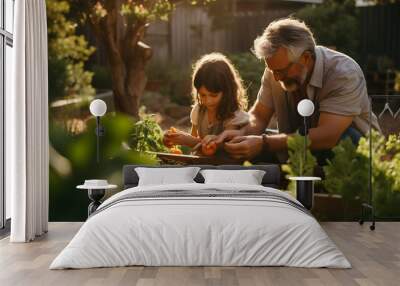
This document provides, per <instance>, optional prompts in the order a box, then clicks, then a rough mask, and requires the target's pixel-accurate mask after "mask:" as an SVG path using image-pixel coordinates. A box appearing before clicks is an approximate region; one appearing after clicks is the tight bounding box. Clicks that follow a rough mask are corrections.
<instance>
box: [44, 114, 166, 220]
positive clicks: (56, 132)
mask: <svg viewBox="0 0 400 286" xmlns="http://www.w3.org/2000/svg"><path fill="white" fill-rule="evenodd" d="M102 125H104V127H105V136H104V137H102V138H101V141H100V143H101V144H100V154H101V160H100V162H99V163H97V162H96V135H95V132H94V130H95V126H96V122H95V119H94V118H93V119H91V120H89V122H88V126H87V131H86V132H84V133H81V134H79V135H73V134H71V133H69V132H68V131H67V130H66V129H65V128H63V126H62V125H59V124H56V123H55V121H50V130H49V133H50V134H49V135H50V142H51V148H50V182H49V183H50V185H49V186H50V192H49V199H50V204H49V206H50V209H49V219H50V221H84V220H86V217H87V206H88V204H89V199H88V196H87V192H85V191H81V190H80V191H78V190H76V186H77V185H80V184H82V183H83V182H84V180H86V179H96V178H97V179H108V181H109V182H110V183H113V184H117V185H118V186H119V190H121V188H122V185H121V183H122V166H123V165H125V164H154V165H155V164H157V163H158V162H157V161H156V160H155V159H154V158H153V157H151V156H146V155H145V154H143V153H141V152H137V151H132V150H128V149H126V148H123V147H122V146H123V144H124V143H125V142H127V141H128V140H129V136H130V134H131V132H132V128H133V121H132V119H131V118H130V117H127V116H125V115H120V114H117V115H115V116H113V115H112V114H107V115H106V116H104V117H102Z"/></svg>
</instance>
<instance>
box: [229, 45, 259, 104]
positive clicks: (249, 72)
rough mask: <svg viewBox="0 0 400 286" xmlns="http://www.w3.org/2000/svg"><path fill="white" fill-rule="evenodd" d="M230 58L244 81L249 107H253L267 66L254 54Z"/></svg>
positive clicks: (235, 55)
mask: <svg viewBox="0 0 400 286" xmlns="http://www.w3.org/2000/svg"><path fill="white" fill-rule="evenodd" d="M228 57H229V59H230V60H231V61H232V63H233V64H234V65H235V67H236V69H237V70H238V71H239V74H240V76H241V77H242V79H243V83H244V87H245V88H246V90H247V96H248V98H249V106H251V105H252V104H253V102H254V101H255V100H256V99H257V94H258V91H259V89H260V85H261V78H262V76H263V73H264V70H265V64H264V63H263V62H262V61H260V60H258V59H257V58H256V56H255V55H253V54H252V53H241V54H231V55H228Z"/></svg>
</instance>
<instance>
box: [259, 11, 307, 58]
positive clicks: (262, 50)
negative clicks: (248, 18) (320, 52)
mask: <svg viewBox="0 0 400 286" xmlns="http://www.w3.org/2000/svg"><path fill="white" fill-rule="evenodd" d="M280 47H285V48H287V49H288V56H289V60H291V61H296V60H297V59H299V58H300V56H301V54H302V53H303V52H304V51H307V50H308V51H311V52H314V49H315V39H314V36H313V34H312V32H311V30H310V28H308V27H307V25H306V24H305V23H304V22H301V21H299V20H296V19H293V18H284V19H280V20H277V21H274V22H272V23H270V24H269V25H268V27H267V28H266V29H265V31H264V33H263V34H262V35H261V36H259V37H258V38H257V39H255V40H254V48H253V53H254V54H255V55H256V57H257V58H259V59H264V58H270V57H271V56H273V55H274V54H275V53H276V51H277V50H278V49H279V48H280Z"/></svg>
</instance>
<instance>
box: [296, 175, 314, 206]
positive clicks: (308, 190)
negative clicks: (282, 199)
mask: <svg viewBox="0 0 400 286" xmlns="http://www.w3.org/2000/svg"><path fill="white" fill-rule="evenodd" d="M296 199H297V200H298V201H299V202H300V203H302V204H303V206H304V207H305V208H306V209H308V210H311V209H312V207H313V205H314V181H296Z"/></svg>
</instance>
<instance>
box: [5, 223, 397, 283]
mask: <svg viewBox="0 0 400 286" xmlns="http://www.w3.org/2000/svg"><path fill="white" fill-rule="evenodd" d="M80 226H81V223H50V227H49V233H48V234H47V235H45V236H43V237H42V238H39V239H37V240H35V241H34V242H32V243H27V244H24V243H22V244H10V243H9V239H8V238H5V239H3V240H1V241H0V285H1V286H8V285H10V286H11V285H12V286H17V285H29V286H34V285H40V286H42V285H52V286H61V285H68V286H75V285H96V286H97V285H137V286H139V285H140V286H150V285H166V286H179V285H227V286H231V285H232V286H234V285H246V286H247V285H249V286H252V285H255V286H261V285H290V286H292V285H329V286H330V285H346V286H351V285H382V286H390V285H400V222H381V223H377V229H376V230H375V231H374V232H372V231H370V230H369V228H368V224H367V225H364V226H359V225H358V224H357V223H348V222H329V223H322V226H323V227H324V229H325V230H326V231H327V233H328V234H329V236H330V237H331V238H332V240H333V241H335V243H336V244H337V245H338V247H339V248H340V249H341V250H342V251H343V252H344V254H345V255H346V257H347V258H348V259H349V260H350V262H351V263H352V265H353V268H352V269H348V270H342V269H304V268H289V267H123V268H101V269H86V270H51V271H50V270H48V267H49V264H50V263H51V261H52V260H53V259H54V257H55V256H56V255H57V254H58V253H59V252H60V251H61V250H62V248H63V247H64V246H65V245H66V244H67V242H68V241H69V240H70V239H71V238H72V236H73V235H74V234H75V233H76V231H77V230H78V229H79V227H80Z"/></svg>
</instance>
